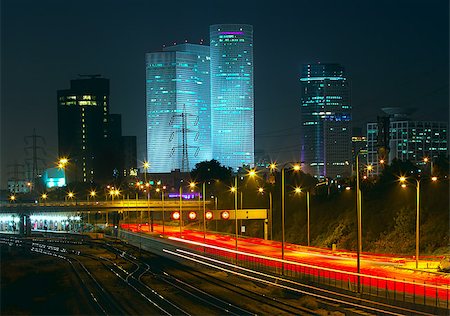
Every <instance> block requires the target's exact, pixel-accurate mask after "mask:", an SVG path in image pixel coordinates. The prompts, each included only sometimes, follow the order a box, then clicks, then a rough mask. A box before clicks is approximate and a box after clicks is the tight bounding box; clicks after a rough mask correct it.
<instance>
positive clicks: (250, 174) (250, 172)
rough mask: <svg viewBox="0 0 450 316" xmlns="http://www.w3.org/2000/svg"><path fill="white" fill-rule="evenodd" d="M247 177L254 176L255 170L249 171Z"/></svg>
mask: <svg viewBox="0 0 450 316" xmlns="http://www.w3.org/2000/svg"><path fill="white" fill-rule="evenodd" d="M248 175H249V176H250V177H254V176H256V170H255V169H251V170H249V172H248Z"/></svg>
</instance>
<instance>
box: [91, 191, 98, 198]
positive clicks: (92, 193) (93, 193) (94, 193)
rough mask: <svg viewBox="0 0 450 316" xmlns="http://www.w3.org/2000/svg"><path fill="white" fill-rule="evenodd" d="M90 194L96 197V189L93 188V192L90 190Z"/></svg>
mask: <svg viewBox="0 0 450 316" xmlns="http://www.w3.org/2000/svg"><path fill="white" fill-rule="evenodd" d="M89 195H90V196H92V197H94V196H96V195H97V192H95V191H94V190H92V191H91V192H89Z"/></svg>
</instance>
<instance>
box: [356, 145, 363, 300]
mask: <svg viewBox="0 0 450 316" xmlns="http://www.w3.org/2000/svg"><path fill="white" fill-rule="evenodd" d="M359 154H360V152H358V153H357V154H356V163H355V167H356V221H357V244H358V245H357V249H356V270H357V274H358V293H360V292H361V276H360V273H361V252H362V222H361V213H362V210H361V208H362V205H361V200H362V199H361V190H360V188H359Z"/></svg>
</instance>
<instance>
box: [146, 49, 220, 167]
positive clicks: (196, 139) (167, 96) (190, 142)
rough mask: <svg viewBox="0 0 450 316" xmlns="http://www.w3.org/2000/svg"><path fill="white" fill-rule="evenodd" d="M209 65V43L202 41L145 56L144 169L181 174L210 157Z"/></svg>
mask: <svg viewBox="0 0 450 316" xmlns="http://www.w3.org/2000/svg"><path fill="white" fill-rule="evenodd" d="M209 64H210V58H209V47H208V46H203V45H195V44H181V45H175V46H171V47H166V48H164V49H163V51H162V52H155V53H148V54H146V98H147V100H146V104H147V159H148V161H149V162H150V164H151V167H150V172H152V173H164V172H171V171H172V170H175V169H180V170H182V171H185V172H187V171H190V169H192V168H193V167H194V166H195V164H196V163H198V162H201V161H205V160H210V159H211V158H212V156H211V130H210V119H211V113H210V75H209V67H210V65H209Z"/></svg>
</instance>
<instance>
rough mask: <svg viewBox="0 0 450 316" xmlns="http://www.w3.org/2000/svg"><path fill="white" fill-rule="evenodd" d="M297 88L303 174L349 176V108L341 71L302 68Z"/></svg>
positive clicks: (338, 67) (325, 66) (326, 67)
mask: <svg viewBox="0 0 450 316" xmlns="http://www.w3.org/2000/svg"><path fill="white" fill-rule="evenodd" d="M300 84H301V89H302V90H301V104H300V113H301V161H302V164H303V170H304V171H305V172H307V173H310V174H312V175H314V176H315V177H317V178H324V177H329V178H340V177H347V176H350V174H351V163H352V113H351V111H352V107H351V104H350V86H349V82H348V80H347V78H346V76H345V71H344V68H343V67H342V66H341V65H339V64H307V65H303V67H302V72H301V76H300Z"/></svg>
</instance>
